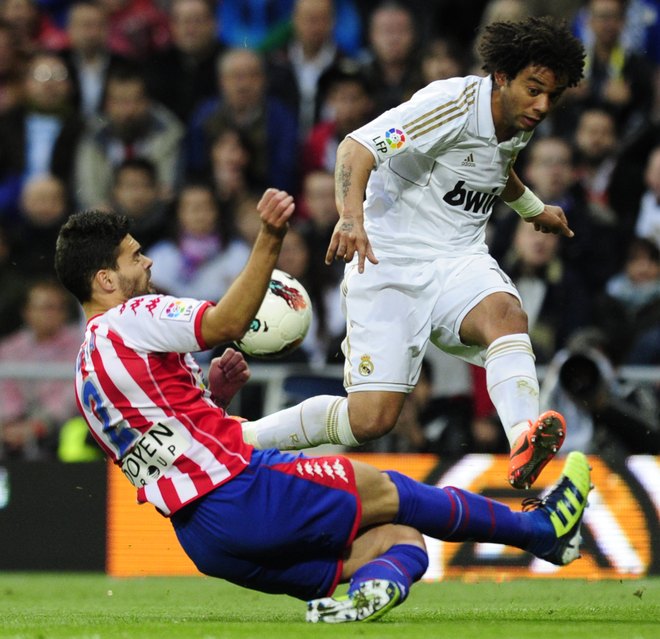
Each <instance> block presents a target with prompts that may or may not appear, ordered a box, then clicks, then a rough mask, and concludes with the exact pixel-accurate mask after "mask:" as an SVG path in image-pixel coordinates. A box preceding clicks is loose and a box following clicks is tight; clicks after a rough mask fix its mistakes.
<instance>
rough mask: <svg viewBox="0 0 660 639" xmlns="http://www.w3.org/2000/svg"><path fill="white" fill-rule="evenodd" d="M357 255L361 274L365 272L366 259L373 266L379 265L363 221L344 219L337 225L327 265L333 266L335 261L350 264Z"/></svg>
mask: <svg viewBox="0 0 660 639" xmlns="http://www.w3.org/2000/svg"><path fill="white" fill-rule="evenodd" d="M356 253H357V256H358V272H359V273H363V272H364V262H365V259H368V260H369V261H370V262H371V263H372V264H378V260H377V259H376V256H375V255H374V252H373V250H372V249H371V242H370V241H369V237H368V236H367V233H366V231H365V230H364V224H363V223H362V220H358V219H356V218H343V217H342V218H340V219H339V222H337V224H336V225H335V230H334V231H333V233H332V238H330V244H329V245H328V250H327V251H326V254H325V263H326V264H327V265H328V266H329V265H330V264H332V260H333V259H335V260H344V262H350V261H351V260H352V259H353V257H354V256H355V254H356Z"/></svg>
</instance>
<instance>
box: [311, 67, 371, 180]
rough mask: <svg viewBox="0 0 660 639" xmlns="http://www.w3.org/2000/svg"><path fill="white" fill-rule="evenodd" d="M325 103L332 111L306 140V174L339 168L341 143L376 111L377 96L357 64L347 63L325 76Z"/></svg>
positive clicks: (329, 111) (313, 129)
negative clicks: (374, 109)
mask: <svg viewBox="0 0 660 639" xmlns="http://www.w3.org/2000/svg"><path fill="white" fill-rule="evenodd" d="M324 82H325V86H326V90H325V101H324V104H325V106H326V107H327V109H326V110H327V112H328V115H327V116H326V117H324V118H322V119H321V121H320V122H318V123H317V124H316V125H314V126H313V127H312V129H311V130H310V132H309V134H308V135H307V137H306V138H305V140H304V143H303V160H302V172H303V175H305V174H306V173H308V172H309V171H314V170H319V169H323V170H326V171H332V172H334V170H335V158H336V156H337V147H338V146H339V143H340V142H341V141H342V140H343V139H344V137H346V135H348V134H349V133H350V132H351V131H354V130H355V129H357V128H359V127H361V126H362V125H363V124H365V123H366V122H368V121H369V119H370V117H371V116H372V115H373V107H374V104H373V100H372V99H371V90H370V87H369V85H368V83H367V80H366V78H365V77H364V76H363V75H362V74H361V73H360V72H359V71H358V69H357V68H356V67H354V65H352V64H351V65H349V64H346V63H345V64H343V65H342V66H339V67H337V68H336V69H333V70H332V71H330V72H328V73H327V75H326V77H325V78H324Z"/></svg>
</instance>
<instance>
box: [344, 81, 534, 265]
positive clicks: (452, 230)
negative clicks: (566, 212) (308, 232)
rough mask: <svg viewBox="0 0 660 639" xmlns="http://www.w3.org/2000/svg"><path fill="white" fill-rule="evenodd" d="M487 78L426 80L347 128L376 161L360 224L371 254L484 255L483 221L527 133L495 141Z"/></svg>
mask: <svg viewBox="0 0 660 639" xmlns="http://www.w3.org/2000/svg"><path fill="white" fill-rule="evenodd" d="M491 93H492V81H491V78H490V77H486V78H482V77H479V76H467V77H464V78H452V79H449V80H439V81H437V82H432V83H431V84H429V85H428V86H427V87H425V88H424V89H421V90H420V91H418V92H417V93H415V95H413V97H412V98H411V99H410V100H409V101H408V102H404V103H403V104H401V105H399V106H397V107H395V108H393V109H390V110H389V111H386V112H385V113H383V114H382V115H380V116H379V117H377V118H376V119H375V120H372V121H371V122H370V123H369V124H367V125H365V126H363V127H361V128H360V129H358V130H356V131H354V132H353V133H351V134H350V137H351V138H353V139H355V140H356V141H358V142H360V143H361V144H363V145H364V146H365V147H367V148H368V149H369V150H370V151H371V152H372V154H373V156H374V158H375V161H376V170H375V171H374V172H372V174H371V176H370V178H369V182H368V185H367V193H366V202H365V208H364V211H365V230H366V232H367V234H368V236H369V239H370V242H371V245H372V247H373V250H374V253H375V255H376V257H378V258H381V257H390V258H401V257H403V258H416V259H423V260H427V259H434V258H437V257H439V256H450V255H456V254H457V253H458V254H461V255H467V254H476V253H487V252H488V248H487V246H486V243H485V231H486V223H487V221H488V219H489V217H490V214H491V211H492V209H493V204H494V202H495V199H496V198H497V196H498V195H499V194H500V193H501V192H502V190H503V189H504V186H505V185H506V182H507V179H508V176H509V171H510V169H511V166H512V165H513V163H514V162H515V159H516V156H517V155H518V153H519V152H520V150H521V149H523V148H524V147H525V145H526V144H527V142H528V141H529V139H530V138H531V135H532V134H531V133H526V132H521V133H519V134H518V135H516V136H514V137H513V138H511V139H509V140H506V141H504V142H502V143H498V141H497V137H496V135H495V126H494V124H493V116H492V112H491Z"/></svg>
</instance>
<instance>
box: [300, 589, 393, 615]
mask: <svg viewBox="0 0 660 639" xmlns="http://www.w3.org/2000/svg"><path fill="white" fill-rule="evenodd" d="M400 602H401V590H400V588H399V586H398V585H397V584H396V582H394V581H386V580H384V579H371V580H369V581H365V582H364V583H362V584H360V587H359V588H358V590H357V591H356V592H354V593H352V594H351V595H342V596H339V597H324V598H323V599H313V600H312V601H309V602H307V615H306V617H305V619H306V621H308V622H309V623H346V622H347V621H373V620H374V619H378V618H379V617H382V616H383V615H384V614H385V613H386V612H387V611H388V610H391V609H392V608H394V606H396V605H397V604H399V603H400Z"/></svg>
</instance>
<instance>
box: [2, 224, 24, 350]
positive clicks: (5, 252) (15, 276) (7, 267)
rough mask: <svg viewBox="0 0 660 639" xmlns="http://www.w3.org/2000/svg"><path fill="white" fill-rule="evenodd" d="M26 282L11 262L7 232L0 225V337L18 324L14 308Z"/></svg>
mask: <svg viewBox="0 0 660 639" xmlns="http://www.w3.org/2000/svg"><path fill="white" fill-rule="evenodd" d="M27 284H28V278H27V277H26V276H25V275H23V273H21V271H20V270H19V269H17V268H16V265H15V264H13V263H12V259H11V244H10V235H9V232H8V230H7V229H5V228H4V227H3V226H0V291H2V295H0V338H2V337H4V336H5V335H7V334H8V333H11V332H13V331H15V330H16V329H17V328H18V327H19V326H20V323H21V318H20V315H19V313H17V312H16V309H18V308H20V306H21V303H22V302H23V299H24V297H25V289H26V288H27Z"/></svg>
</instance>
